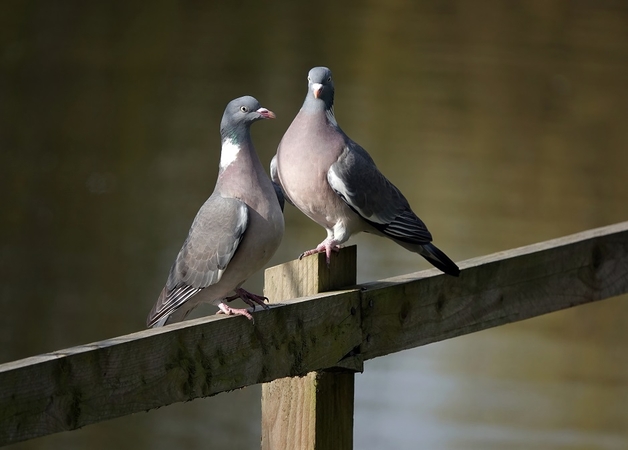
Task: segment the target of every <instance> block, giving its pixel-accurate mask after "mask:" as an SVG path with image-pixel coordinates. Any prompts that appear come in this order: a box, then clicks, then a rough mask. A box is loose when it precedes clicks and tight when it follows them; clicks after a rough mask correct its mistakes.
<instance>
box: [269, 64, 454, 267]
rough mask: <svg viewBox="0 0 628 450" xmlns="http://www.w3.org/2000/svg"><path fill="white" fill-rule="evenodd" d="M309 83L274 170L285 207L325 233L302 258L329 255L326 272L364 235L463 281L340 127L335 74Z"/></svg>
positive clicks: (312, 75) (325, 72) (316, 73)
mask: <svg viewBox="0 0 628 450" xmlns="http://www.w3.org/2000/svg"><path fill="white" fill-rule="evenodd" d="M307 79H308V91H307V95H306V96H305V101H304V102H303V106H302V107H301V110H300V111H299V113H298V114H297V115H296V117H295V118H294V120H293V121H292V123H291V124H290V126H289V127H288V130H287V131H286V133H285V134H284V136H283V138H282V139H281V142H280V143H279V146H278V148H277V154H276V155H275V156H274V157H273V159H272V161H271V165H270V166H271V167H270V172H271V178H272V179H273V182H274V183H276V184H277V185H278V186H280V187H281V189H282V190H283V192H284V195H285V200H286V201H287V202H289V203H291V204H293V205H294V206H296V207H297V208H298V209H300V210H301V212H303V213H304V214H305V215H306V216H308V217H309V218H310V219H312V220H313V221H314V222H316V223H318V224H319V225H321V226H323V227H324V228H325V230H327V238H326V239H325V240H324V241H323V242H321V243H320V244H319V245H318V246H317V247H316V248H314V249H312V250H308V251H306V252H304V253H302V254H301V256H300V258H302V257H304V256H308V255H312V254H316V253H322V252H325V254H326V258H327V264H328V265H329V261H330V257H331V252H332V251H339V249H340V246H341V244H343V243H344V242H346V241H347V240H348V239H349V238H350V237H351V236H352V235H354V234H356V233H359V232H362V231H364V232H367V233H372V234H376V235H379V236H385V237H387V238H389V239H391V240H393V241H394V242H396V243H397V244H399V245H401V246H402V247H404V248H406V249H408V250H410V251H412V252H415V253H418V254H419V255H421V256H423V257H424V258H425V259H427V260H428V261H429V262H430V263H431V264H432V265H434V266H435V267H437V268H438V269H440V270H441V271H443V272H445V273H447V274H449V275H453V276H458V275H459V274H460V269H459V268H458V266H457V265H456V264H455V263H454V262H453V261H452V260H451V259H449V257H447V255H445V253H443V252H442V251H441V250H439V249H438V248H437V247H436V246H435V245H434V244H432V235H431V234H430V232H429V231H428V229H427V227H426V226H425V224H424V223H423V221H422V220H421V219H419V218H418V217H417V215H416V214H415V213H414V212H413V211H412V208H411V207H410V204H409V203H408V200H406V198H405V197H404V196H403V194H402V193H401V191H399V189H397V187H396V186H395V185H394V184H392V183H391V182H390V181H389V180H388V179H387V178H386V177H385V176H384V175H383V174H382V173H381V172H380V171H379V170H378V168H377V166H376V165H375V162H374V161H373V158H371V156H370V155H369V154H368V153H367V152H366V150H364V149H363V148H362V147H360V146H359V145H358V144H357V143H355V142H354V141H352V140H351V139H350V138H349V137H348V136H347V135H346V134H345V133H344V132H343V131H342V129H341V128H340V127H339V126H338V122H336V117H335V115H334V82H333V78H332V74H331V71H330V70H329V69H328V68H327V67H315V68H313V69H312V70H310V72H309V74H308V77H307Z"/></svg>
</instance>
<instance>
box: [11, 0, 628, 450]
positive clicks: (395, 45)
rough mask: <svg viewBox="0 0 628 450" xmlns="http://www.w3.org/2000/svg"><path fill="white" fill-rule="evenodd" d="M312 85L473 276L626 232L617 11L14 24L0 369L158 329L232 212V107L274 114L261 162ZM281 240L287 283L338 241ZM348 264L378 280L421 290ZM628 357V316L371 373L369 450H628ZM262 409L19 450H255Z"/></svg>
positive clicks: (266, 6)
mask: <svg viewBox="0 0 628 450" xmlns="http://www.w3.org/2000/svg"><path fill="white" fill-rule="evenodd" d="M315 65H327V66H329V67H330V68H331V69H332V70H333V71H334V75H335V79H336V89H337V92H336V115H337V118H338V121H339V123H340V125H341V126H342V127H343V129H344V130H345V131H346V132H347V133H348V134H349V135H350V136H351V137H353V138H354V139H355V140H356V141H358V142H359V143H360V144H362V145H363V146H364V147H365V148H366V149H367V150H368V151H369V152H370V153H371V154H372V156H373V157H374V158H375V160H376V161H377V163H378V165H379V166H380V168H381V169H382V171H383V172H384V173H386V174H387V175H388V177H389V178H390V179H391V180H393V182H394V183H395V184H397V186H398V187H399V188H400V189H401V190H402V191H403V192H404V193H405V194H406V196H407V197H408V200H409V201H410V203H411V204H412V205H413V206H414V209H415V210H416V211H417V212H418V213H419V215H420V216H421V217H422V218H423V219H424V220H425V221H426V222H427V224H428V226H429V227H430V230H431V231H432V233H433V235H434V237H435V242H436V244H437V245H438V246H439V247H441V248H442V249H443V250H444V251H446V252H447V253H448V254H449V255H450V256H451V257H452V258H453V259H455V260H463V259H466V258H470V257H473V256H480V255H484V254H487V253H491V252H495V251H500V250H506V249H510V248H513V247H517V246H521V245H526V244H530V243H534V242H538V241H542V240H546V239H550V238H555V237H559V236H563V235H566V234H570V233H574V232H578V231H582V230H586V229H589V228H593V227H598V226H602V225H608V224H611V223H615V222H619V221H624V220H628V187H627V183H628V125H626V124H627V123H628V6H627V5H626V4H625V3H624V2H620V1H598V2H591V1H571V2H568V1H558V0H557V1H512V2H499V1H474V2H468V1H463V0H458V1H421V2H401V1H388V2H366V3H364V4H363V3H359V2H353V4H344V5H338V4H336V3H335V2H318V3H311V2H310V3H297V2H291V1H274V2H260V1H258V2H248V1H242V2H223V3H222V4H220V5H218V4H216V5H213V4H206V5H201V4H200V3H198V4H197V3H193V2H188V3H185V4H183V3H180V2H173V1H170V2H168V1H163V2H154V3H150V4H149V3H148V2H136V1H129V2H78V1H66V2H52V1H51V2H48V1H43V0H40V1H21V2H19V1H9V2H3V3H1V4H0V192H2V200H1V201H0V202H1V203H0V205H1V206H2V214H1V215H0V274H1V276H2V279H1V283H0V306H1V307H2V315H0V362H6V361H11V360H14V359H18V358H23V357H26V356H31V355H35V354H38V353H43V352H47V351H51V350H56V349H60V348H64V347H69V346H73V345H77V344H83V343H88V342H91V341H96V340H100V339H105V338H110V337H113V336H117V335H120V334H126V333H129V332H133V331H136V330H139V329H142V328H143V327H144V320H145V317H146V314H147V313H148V311H149V309H150V307H151V306H152V304H153V302H154V301H155V299H156V297H157V294H158V293H159V291H160V289H161V287H162V286H163V283H164V282H165V279H166V275H167V271H168V269H169V266H170V264H171V262H172V260H173V258H174V256H175V255H176V253H177V251H178V249H179V247H180V245H181V243H182V241H183V239H184V238H185V235H186V233H187V230H188V228H189V225H190V223H191V221H192V219H193V217H194V215H195V213H196V211H197V209H198V208H199V206H200V205H201V204H202V202H203V201H204V200H205V199H206V198H207V196H208V195H209V194H210V193H211V191H212V189H213V186H214V182H215V177H216V173H217V168H218V158H219V135H218V126H219V121H220V117H221V115H222V112H223V109H224V107H225V105H226V103H227V102H228V101H229V100H231V99H232V98H235V97H238V96H241V95H244V94H251V95H254V96H256V97H257V98H258V99H259V100H260V102H261V103H262V104H263V105H264V106H266V107H268V108H270V109H272V110H273V111H274V112H275V113H276V114H277V117H278V118H277V120H275V121H273V122H270V121H269V122H264V123H261V124H256V125H255V126H254V127H253V138H254V141H255V143H256V146H257V149H258V152H259V154H260V158H261V159H262V162H263V163H264V164H268V162H269V161H270V158H271V157H272V155H273V154H274V152H275V149H276V146H277V143H278V142H279V140H280V138H281V136H282V134H283V132H284V131H285V129H286V128H287V127H288V125H289V123H290V121H291V120H292V118H293V117H294V115H295V114H296V112H297V110H298V109H299V107H300V105H301V103H302V101H303V97H304V95H305V90H306V74H307V71H308V69H309V68H310V67H312V66H315ZM286 220H287V232H286V236H285V239H284V241H283V243H282V246H281V248H280V250H279V251H278V253H277V254H276V255H275V257H274V258H273V260H272V261H271V264H278V263H281V262H284V261H287V260H290V259H293V258H294V257H296V256H297V255H298V254H299V253H300V252H301V251H303V250H304V249H307V248H311V247H313V246H314V245H316V244H318V243H319V242H320V241H321V240H322V239H323V238H324V236H325V233H324V231H323V229H322V228H319V227H318V226H316V225H315V224H313V223H310V222H308V220H306V219H305V217H304V216H302V215H301V214H300V213H299V212H298V211H296V210H295V209H294V208H291V207H288V208H287V211H286ZM354 242H357V243H358V245H359V247H358V249H359V250H358V251H359V254H360V260H359V261H360V262H359V273H358V277H359V281H361V282H365V281H371V280H374V279H379V278H384V277H387V276H392V275H400V274H404V273H410V272H415V271H417V270H420V269H424V268H427V267H428V266H427V263H425V262H424V261H423V260H422V259H421V258H419V257H418V256H417V255H414V254H411V253H408V252H406V251H404V250H403V249H401V248H400V247H399V248H398V247H396V246H395V245H394V244H393V243H390V242H387V241H384V240H382V239H378V238H375V237H372V236H360V237H358V238H356V239H355V240H354ZM247 287H249V288H251V289H252V290H257V291H260V290H261V287H262V277H261V275H258V276H257V277H255V278H254V279H251V280H250V282H249V283H248V284H247ZM213 312H214V309H212V308H211V307H207V308H204V309H202V310H201V311H199V314H208V313H213ZM627 349H628V305H627V304H626V298H625V297H623V298H616V299H611V300H607V301H604V302H600V303H598V304H594V305H587V306H582V307H578V308H574V309H572V310H568V311H565V312H560V313H555V314H550V315H547V316H543V317H540V318H537V319H533V320H528V321H525V322H522V323H519V324H514V325H509V326H504V327H500V328H498V329H494V330H489V331H484V332H480V333H477V334H474V335H471V336H466V337H461V338H457V339H453V340H450V341H446V342H442V343H438V344H432V345H428V346H426V347H422V348H419V349H415V350H412V351H406V352H402V353H400V354H396V355H393V356H389V357H384V358H380V359H376V360H373V361H371V362H368V363H367V364H366V366H365V373H364V374H362V375H358V376H357V381H356V416H355V448H356V449H382V448H387V449H388V448H390V449H417V448H425V449H505V448H508V449H528V448H535V449H561V450H564V449H570V450H571V449H573V450H575V449H625V448H628V350H627ZM259 399H260V389H259V387H258V386H256V387H252V388H247V389H243V390H240V391H236V392H232V393H228V394H222V395H219V396H217V397H214V398H209V399H202V400H196V401H193V402H189V403H185V404H177V405H173V406H170V407H166V408H161V409H159V410H156V411H151V412H149V413H142V414H137V415H134V416H130V417H125V418H121V419H116V420H112V421H109V422H105V423H102V424H98V425H92V426H88V427H86V428H84V429H82V430H79V431H75V432H69V433H62V434H58V435H54V436H50V437H46V438H41V439H37V440H34V441H30V442H27V443H22V444H17V445H15V446H13V447H11V448H14V449H24V450H26V449H59V448H63V449H66V448H67V449H83V448H90V449H111V448H116V449H118V450H124V449H133V450H138V449H172V448H184V449H205V448H224V449H235V450H239V449H250V448H258V447H259V442H260V425H259V422H260V406H259Z"/></svg>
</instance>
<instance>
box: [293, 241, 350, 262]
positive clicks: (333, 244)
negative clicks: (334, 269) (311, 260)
mask: <svg viewBox="0 0 628 450" xmlns="http://www.w3.org/2000/svg"><path fill="white" fill-rule="evenodd" d="M339 251H340V244H339V243H338V241H335V240H333V239H332V240H330V241H328V240H324V241H323V242H321V243H320V244H318V246H317V247H316V248H313V249H312V250H308V251H305V252H303V253H301V254H300V255H299V260H301V259H303V257H304V256H310V255H316V254H317V253H325V260H326V262H327V267H329V264H330V263H331V252H339Z"/></svg>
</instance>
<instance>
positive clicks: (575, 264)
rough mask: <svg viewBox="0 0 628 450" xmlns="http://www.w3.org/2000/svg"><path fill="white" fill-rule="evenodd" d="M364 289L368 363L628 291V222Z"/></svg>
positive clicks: (364, 323) (391, 280)
mask: <svg viewBox="0 0 628 450" xmlns="http://www.w3.org/2000/svg"><path fill="white" fill-rule="evenodd" d="M460 268H461V269H462V273H461V275H460V278H459V279H455V278H452V277H446V276H441V275H440V274H439V273H438V272H437V271H436V270H435V269H432V270H429V271H424V272H420V273H418V274H410V275H405V276H402V277H396V278H390V279H388V280H382V281H379V282H375V283H369V284H365V285H363V286H362V288H363V289H364V291H363V293H362V294H363V295H362V305H363V310H362V321H363V331H364V333H365V340H364V343H363V345H362V346H361V353H362V356H363V357H364V359H365V360H366V359H371V358H375V357H377V356H381V355H386V354H389V353H393V352H398V351H401V350H404V349H408V348H413V347H418V346H420V345H425V344H428V343H430V342H436V341H442V340H445V339H448V338H451V337H455V336H460V335H463V334H467V333H472V332H474V331H479V330H483V329H486V328H491V327H496V326H499V325H503V324H506V323H511V322H516V321H519V320H523V319H527V318H530V317H534V316H539V315H542V314H546V313H550V312H553V311H558V310H561V309H565V308H570V307H572V306H576V305H580V304H584V303H589V302H593V301H597V300H603V299H605V298H609V297H614V296H617V295H620V294H624V293H626V292H628V222H623V223H620V224H616V225H611V226H608V227H603V228H598V229H595V230H589V231H585V232H583V233H578V234H575V235H572V236H567V237H563V238H559V239H554V240H551V241H546V242H542V243H539V244H534V245H529V246H526V247H521V248H517V249H514V250H509V251H505V252H500V253H495V254H493V255H489V256H485V257H481V258H474V259H471V260H468V261H466V262H464V263H462V264H461V267H460Z"/></svg>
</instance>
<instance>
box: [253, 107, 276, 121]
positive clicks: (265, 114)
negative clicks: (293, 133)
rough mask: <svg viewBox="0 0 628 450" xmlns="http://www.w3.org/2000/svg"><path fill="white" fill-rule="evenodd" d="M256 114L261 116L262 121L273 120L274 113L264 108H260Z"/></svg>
mask: <svg viewBox="0 0 628 450" xmlns="http://www.w3.org/2000/svg"><path fill="white" fill-rule="evenodd" d="M257 113H258V114H259V115H260V116H262V117H263V118H264V119H274V118H275V113H274V112H272V111H271V110H269V109H266V108H260V109H258V110H257Z"/></svg>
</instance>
